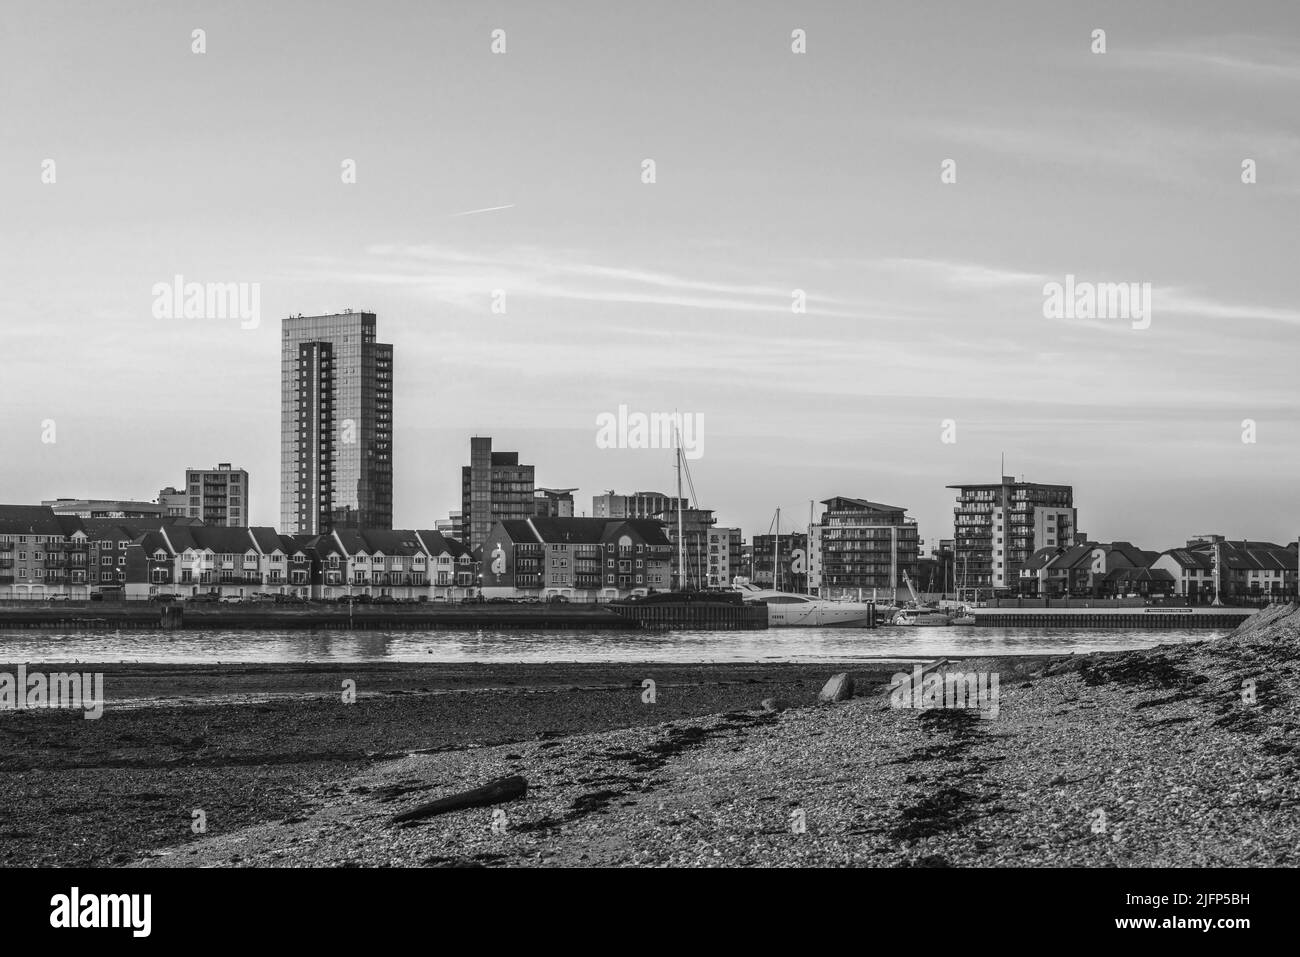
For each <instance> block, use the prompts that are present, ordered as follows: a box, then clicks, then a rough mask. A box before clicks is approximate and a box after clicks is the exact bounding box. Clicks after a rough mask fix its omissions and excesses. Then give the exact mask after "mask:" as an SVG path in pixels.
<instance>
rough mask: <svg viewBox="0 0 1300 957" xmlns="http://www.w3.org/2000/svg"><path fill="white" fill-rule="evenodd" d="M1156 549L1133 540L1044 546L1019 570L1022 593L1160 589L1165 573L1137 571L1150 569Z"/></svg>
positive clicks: (1113, 594)
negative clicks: (1156, 573)
mask: <svg viewBox="0 0 1300 957" xmlns="http://www.w3.org/2000/svg"><path fill="white" fill-rule="evenodd" d="M1157 554H1158V553H1156V552H1148V551H1143V550H1142V549H1140V548H1138V547H1137V546H1135V545H1134V544H1133V543H1132V542H1109V543H1105V542H1082V543H1080V544H1077V545H1067V546H1065V547H1062V546H1060V545H1054V546H1052V547H1049V548H1041V549H1039V550H1038V551H1036V552H1034V554H1033V555H1031V556H1030V558H1029V560H1028V561H1027V562H1025V563H1024V564H1023V565H1022V566H1021V568H1020V570H1019V581H1018V586H1019V588H1018V590H1019V593H1020V594H1021V595H1026V596H1028V595H1032V596H1036V597H1039V598H1069V597H1074V598H1085V597H1086V598H1117V597H1121V598H1122V597H1124V596H1125V595H1127V594H1129V592H1128V591H1125V590H1124V589H1125V588H1129V587H1132V588H1134V589H1135V590H1136V591H1137V592H1138V593H1142V592H1144V591H1145V593H1147V594H1151V593H1152V592H1153V591H1155V592H1159V591H1160V590H1161V587H1162V586H1163V585H1164V584H1166V583H1167V582H1169V581H1171V580H1170V579H1167V578H1166V576H1164V575H1163V574H1161V575H1136V574H1125V573H1130V572H1131V573H1136V572H1139V571H1142V570H1145V569H1147V568H1148V567H1149V566H1150V565H1151V563H1152V562H1153V561H1154V560H1155V559H1156V557H1157Z"/></svg>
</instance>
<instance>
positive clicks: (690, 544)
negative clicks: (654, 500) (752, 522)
mask: <svg viewBox="0 0 1300 957" xmlns="http://www.w3.org/2000/svg"><path fill="white" fill-rule="evenodd" d="M674 501H676V500H674ZM679 511H680V517H681V537H682V540H683V541H684V542H685V547H684V549H683V550H682V551H681V552H679V550H678V548H677V538H678V527H677V526H678V512H679ZM652 520H654V521H659V522H662V523H663V525H664V533H665V534H666V535H667V536H668V541H669V542H671V543H672V546H673V554H672V582H673V584H672V586H671V587H672V588H673V589H678V588H697V589H703V588H707V587H709V533H710V532H711V531H712V529H713V527H714V526H715V525H716V524H717V521H718V520H717V518H715V517H714V515H713V509H710V508H689V507H686V508H682V509H680V510H679V509H677V508H676V507H674V508H669V509H666V510H664V511H662V512H656V513H655V514H654V516H653V517H652ZM683 554H684V555H685V558H686V568H685V570H682V569H680V568H678V564H679V561H680V559H681V557H682V555H683ZM735 564H736V566H739V565H740V554H739V549H737V551H736V556H735Z"/></svg>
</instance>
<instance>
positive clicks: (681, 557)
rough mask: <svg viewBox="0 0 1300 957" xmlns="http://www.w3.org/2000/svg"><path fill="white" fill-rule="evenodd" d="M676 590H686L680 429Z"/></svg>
mask: <svg viewBox="0 0 1300 957" xmlns="http://www.w3.org/2000/svg"><path fill="white" fill-rule="evenodd" d="M679 425H680V423H679ZM677 589H678V590H679V591H685V590H686V536H685V535H684V534H683V533H682V435H681V430H680V428H678V430H677Z"/></svg>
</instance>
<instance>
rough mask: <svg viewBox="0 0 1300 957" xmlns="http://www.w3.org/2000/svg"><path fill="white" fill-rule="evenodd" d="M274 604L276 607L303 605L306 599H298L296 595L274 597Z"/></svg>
mask: <svg viewBox="0 0 1300 957" xmlns="http://www.w3.org/2000/svg"><path fill="white" fill-rule="evenodd" d="M275 603H276V604H277V605H305V604H307V599H306V598H300V597H298V596H297V595H276V596H275Z"/></svg>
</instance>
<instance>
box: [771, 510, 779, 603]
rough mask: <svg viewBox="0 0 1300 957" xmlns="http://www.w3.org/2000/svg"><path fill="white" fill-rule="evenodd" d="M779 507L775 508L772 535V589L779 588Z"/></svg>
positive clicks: (776, 589)
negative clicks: (774, 524) (774, 526)
mask: <svg viewBox="0 0 1300 957" xmlns="http://www.w3.org/2000/svg"><path fill="white" fill-rule="evenodd" d="M780 553H781V507H780V506H779V505H778V506H777V509H776V534H775V535H773V536H772V590H773V591H780V590H781V558H780Z"/></svg>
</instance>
